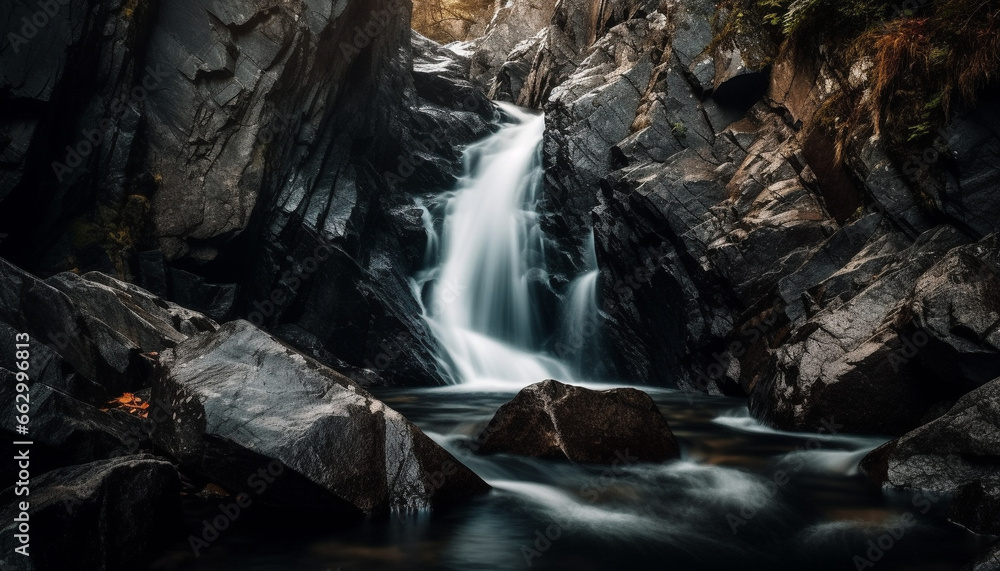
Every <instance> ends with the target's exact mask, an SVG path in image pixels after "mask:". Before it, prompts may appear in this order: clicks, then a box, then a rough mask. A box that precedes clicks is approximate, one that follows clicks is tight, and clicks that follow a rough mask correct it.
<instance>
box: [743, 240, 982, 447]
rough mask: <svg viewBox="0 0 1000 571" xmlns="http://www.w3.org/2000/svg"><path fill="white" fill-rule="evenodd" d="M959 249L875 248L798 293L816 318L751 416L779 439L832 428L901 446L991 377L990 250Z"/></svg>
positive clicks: (761, 392) (928, 245) (796, 334)
mask: <svg viewBox="0 0 1000 571" xmlns="http://www.w3.org/2000/svg"><path fill="white" fill-rule="evenodd" d="M963 241H964V238H962V237H961V236H960V235H959V234H958V233H957V232H955V231H954V230H949V229H947V228H944V229H940V230H935V231H932V232H929V233H928V234H927V235H925V236H924V237H922V238H921V239H920V240H918V241H917V242H916V243H915V244H913V245H912V246H909V247H904V248H902V249H897V248H898V247H899V245H893V244H891V242H887V241H885V240H875V241H872V242H870V244H869V246H868V247H866V248H865V249H864V250H863V251H862V252H861V253H859V255H858V256H856V257H855V258H854V259H853V260H852V261H851V262H850V263H849V264H847V265H846V267H845V269H844V270H840V271H839V272H838V273H837V274H834V275H833V276H831V277H830V278H828V279H827V280H825V281H823V282H820V283H819V284H816V285H815V286H812V287H811V288H809V289H807V291H808V292H810V293H811V294H812V296H811V299H812V302H813V303H818V304H819V305H820V306H822V307H823V309H822V310H820V311H818V312H816V313H815V315H813V316H811V317H810V318H809V319H808V320H805V321H804V322H801V323H798V324H796V325H797V327H795V328H794V329H793V330H792V332H791V336H790V338H789V340H788V341H787V343H786V344H785V345H784V346H783V347H782V348H780V349H779V350H777V351H776V357H777V363H776V374H775V376H774V378H773V380H772V381H771V382H768V383H763V384H761V385H760V386H758V387H757V388H756V389H755V391H754V394H753V395H752V402H753V403H754V406H755V408H756V407H759V408H757V411H758V413H759V414H761V415H762V416H763V417H764V418H766V419H768V420H769V421H771V422H773V423H775V424H776V425H778V426H782V427H787V428H797V429H815V428H817V427H818V426H819V423H820V421H821V419H823V418H827V419H829V418H835V419H836V422H837V423H839V424H844V425H845V427H846V428H845V430H847V431H850V432H868V433H885V434H901V433H903V432H905V431H907V430H910V429H912V428H914V427H916V426H918V425H919V424H920V423H921V421H922V420H923V419H924V417H925V416H926V415H927V414H928V412H930V411H931V410H932V408H934V407H935V405H937V406H940V404H941V403H948V402H953V401H954V400H955V399H957V398H958V397H960V396H961V395H963V394H965V393H966V392H968V391H970V390H973V389H975V388H977V387H979V386H981V385H982V384H983V383H985V382H987V381H989V380H990V379H992V378H995V377H996V376H997V375H1000V345H998V341H1000V339H996V338H994V337H995V335H994V333H993V327H994V325H995V323H997V321H998V320H1000V311H998V308H997V307H995V305H996V302H995V300H996V298H997V295H998V290H1000V264H998V261H1000V260H998V255H1000V243H998V238H997V236H995V235H994V236H990V237H988V238H986V239H984V240H982V241H980V242H977V243H975V244H971V245H967V246H961V247H957V248H955V247H954V246H956V245H957V244H960V243H961V242H963ZM840 278H843V279H840ZM845 286H847V287H845ZM852 286H853V287H852ZM858 286H861V287H860V289H859V288H858ZM942 380H946V382H942Z"/></svg>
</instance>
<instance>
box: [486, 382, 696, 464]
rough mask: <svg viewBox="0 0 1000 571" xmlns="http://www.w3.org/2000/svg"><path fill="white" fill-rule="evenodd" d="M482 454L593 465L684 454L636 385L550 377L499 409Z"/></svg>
mask: <svg viewBox="0 0 1000 571" xmlns="http://www.w3.org/2000/svg"><path fill="white" fill-rule="evenodd" d="M480 442H481V447H480V449H479V450H480V451H481V452H482V453H484V454H495V453H507V454H518V455H522V456H533V457H538V458H553V459H565V460H570V461H573V462H581V463H589V464H612V463H615V462H618V463H621V462H626V463H632V462H663V461H666V460H670V459H673V458H678V457H679V456H680V449H679V448H678V445H677V441H676V440H675V439H674V435H673V433H672V432H671V431H670V426H669V425H668V424H667V420H666V419H665V418H663V415H662V414H661V413H660V411H659V409H657V407H656V404H655V403H654V402H653V399H651V398H650V397H649V395H647V394H646V393H644V392H642V391H639V390H636V389H611V390H606V391H594V390H590V389H585V388H582V387H576V386H572V385H566V384H563V383H560V382H559V381H553V380H548V381H544V382H541V383H536V384H534V385H531V386H529V387H526V388H524V389H522V390H521V392H519V393H518V394H517V396H515V397H514V399H513V400H512V401H510V402H508V403H507V404H505V405H503V406H502V407H500V410H498V411H497V413H496V415H495V416H494V417H493V420H491V421H490V423H489V425H488V426H487V427H486V429H485V431H484V433H483V436H482V437H481V438H480Z"/></svg>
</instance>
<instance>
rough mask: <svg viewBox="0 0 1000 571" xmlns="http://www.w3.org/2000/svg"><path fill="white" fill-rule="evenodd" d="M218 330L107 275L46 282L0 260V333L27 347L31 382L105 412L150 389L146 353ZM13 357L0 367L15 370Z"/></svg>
mask: <svg viewBox="0 0 1000 571" xmlns="http://www.w3.org/2000/svg"><path fill="white" fill-rule="evenodd" d="M217 327H218V325H217V324H216V323H215V322H214V321H212V320H211V319H209V318H207V317H205V316H204V315H201V314H200V313H197V312H194V311H190V310H188V309H184V308H183V307H180V306H179V305H176V304H174V303H171V302H168V301H165V300H163V299H161V298H158V297H156V296H154V295H152V294H151V293H149V292H147V291H145V290H143V289H141V288H139V287H137V286H134V285H132V284H128V283H125V282H121V281H119V280H116V279H114V278H111V277H108V276H106V275H103V274H100V273H96V272H92V273H88V274H85V275H84V276H78V275H76V274H71V273H62V274H57V275H55V276H52V277H51V278H49V279H47V280H40V279H38V278H36V277H34V276H32V275H31V274H29V273H27V272H25V271H23V270H21V269H19V268H17V267H15V266H13V265H12V264H10V263H8V262H6V261H4V260H0V331H2V332H3V333H4V334H5V335H4V337H5V338H8V339H14V335H16V334H18V333H26V334H28V335H29V337H30V339H31V342H30V344H31V351H30V353H31V356H32V363H33V366H32V368H31V371H32V374H31V379H32V381H33V382H38V383H43V384H46V385H48V386H50V387H52V388H54V389H57V390H59V391H62V392H64V393H66V394H68V395H70V396H72V397H73V398H75V399H78V400H82V401H84V402H88V403H90V404H104V403H106V402H107V401H108V400H109V399H110V398H113V397H117V396H119V395H121V394H122V393H124V392H127V391H137V390H140V389H142V388H145V387H146V386H148V385H147V384H146V383H147V382H148V378H149V373H150V372H151V363H150V360H149V357H148V354H150V353H156V352H159V351H162V350H164V349H166V348H168V347H172V346H174V345H176V344H177V343H179V342H180V341H183V340H184V339H187V338H188V336H190V335H194V334H197V333H200V332H204V331H214V330H215V329H216V328H217ZM13 358H14V357H13V355H11V354H5V355H3V356H2V357H0V367H6V368H8V369H10V370H15V369H14V367H13Z"/></svg>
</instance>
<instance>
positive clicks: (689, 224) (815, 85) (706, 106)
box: [494, 2, 1000, 434]
mask: <svg viewBox="0 0 1000 571" xmlns="http://www.w3.org/2000/svg"><path fill="white" fill-rule="evenodd" d="M556 14H557V16H556V17H555V18H554V19H553V22H552V24H551V25H550V26H549V27H548V28H546V29H544V30H542V31H541V32H538V33H537V34H535V35H534V36H533V37H531V38H527V37H526V38H525V41H524V42H523V43H522V44H520V45H519V46H517V47H516V48H515V49H514V50H513V51H512V52H511V54H510V56H509V57H508V61H507V62H506V63H505V64H504V65H503V66H501V68H500V71H499V72H498V77H497V80H496V82H495V84H494V93H495V94H502V95H503V96H504V97H509V98H510V99H512V100H514V101H518V102H520V103H522V104H529V105H533V106H537V107H541V108H543V109H545V111H546V112H547V133H546V140H545V147H544V150H545V159H546V165H547V168H548V171H547V174H548V176H547V188H546V201H545V204H544V212H543V223H544V224H545V227H546V229H547V230H548V231H549V232H550V234H551V235H553V236H555V237H556V239H557V240H559V242H560V246H561V248H560V249H561V250H562V251H563V252H568V253H569V254H568V255H567V256H566V257H565V258H558V257H556V256H553V257H552V258H550V259H553V258H555V259H557V263H556V265H558V266H560V267H559V268H558V270H559V271H562V272H563V273H565V274H567V275H570V274H573V273H575V272H576V271H578V266H579V263H580V260H582V259H583V252H582V251H581V250H582V244H584V243H585V240H586V238H587V234H588V231H589V229H590V228H593V230H594V234H595V241H596V246H597V253H598V259H599V264H600V267H601V270H602V277H601V297H602V299H603V317H604V325H605V329H606V335H607V338H608V339H609V340H610V342H611V345H612V353H613V361H614V365H615V368H616V369H617V370H618V372H619V374H620V375H621V376H622V377H624V378H627V379H629V380H632V381H641V382H652V383H665V384H677V385H678V386H680V387H684V388H688V389H690V390H701V391H708V392H715V393H717V392H732V393H745V394H749V395H750V397H751V403H752V410H753V411H754V413H755V414H756V415H757V416H758V417H760V418H762V419H765V420H766V421H768V422H770V423H772V424H774V425H777V426H780V427H784V428H791V429H799V430H811V429H818V428H819V427H820V426H821V423H822V421H830V420H831V417H832V419H833V421H834V422H836V423H837V424H840V425H843V427H844V428H843V429H844V430H846V431H854V432H877V433H893V434H900V433H902V432H905V431H907V430H909V429H912V428H914V427H915V426H918V425H919V424H920V423H921V422H922V421H923V420H925V417H926V418H931V417H933V414H935V413H936V412H935V411H940V410H941V409H942V408H945V407H947V406H948V405H949V404H950V403H952V402H954V400H955V399H957V398H959V397H960V396H961V395H962V394H964V393H965V392H967V391H969V390H972V389H975V388H976V387H978V386H980V385H981V384H982V383H984V382H986V381H987V380H989V379H991V378H993V377H994V376H996V375H997V374H1000V369H997V361H996V356H997V348H996V346H995V345H994V344H993V341H992V340H991V337H990V336H991V335H992V329H991V327H992V326H993V323H994V321H995V318H994V317H993V313H994V312H993V305H994V303H993V301H992V295H993V294H991V293H989V292H991V291H993V289H994V288H995V284H994V279H995V268H996V267H997V266H995V265H994V262H992V261H991V260H992V254H989V253H987V252H990V251H992V250H993V249H994V248H995V245H994V243H993V242H994V240H993V238H992V237H984V236H985V235H986V233H988V232H991V231H992V228H991V227H989V226H988V224H986V223H985V222H984V221H986V220H996V219H998V217H1000V211H997V209H996V208H995V205H994V204H993V201H992V199H990V198H989V197H987V196H986V195H987V194H988V193H985V192H981V191H980V190H978V189H982V188H986V186H983V181H988V180H993V178H995V177H994V176H993V171H994V170H995V168H996V167H997V163H996V161H995V160H994V159H995V157H993V155H991V154H990V153H991V151H990V150H991V149H993V146H994V144H995V143H996V142H997V141H998V140H1000V139H998V137H997V136H996V129H994V128H993V123H995V121H993V118H994V117H993V115H994V110H995V109H994V108H995V107H996V105H995V102H993V99H991V97H986V96H984V98H983V99H982V103H981V106H980V108H979V109H978V110H976V111H975V112H966V113H964V114H962V115H960V116H957V117H956V119H955V123H954V131H953V134H955V136H953V137H951V140H952V142H953V143H954V145H953V149H952V151H953V152H952V153H951V154H950V155H947V154H944V155H940V159H939V163H940V164H939V165H938V166H941V165H944V164H945V163H947V167H948V168H947V169H944V168H942V169H941V170H942V171H944V170H948V171H954V172H950V174H948V175H947V176H948V180H949V181H950V182H948V183H947V184H944V185H943V186H941V185H939V186H940V188H938V187H934V186H933V185H930V186H928V185H927V184H923V183H921V184H918V182H919V181H917V180H916V179H915V178H914V177H913V176H910V175H909V173H906V172H903V170H906V169H905V165H899V164H896V163H895V162H894V161H893V160H891V159H890V158H889V156H888V154H887V151H886V149H885V147H884V144H883V141H881V140H880V139H879V138H878V137H871V136H868V135H863V136H862V135H859V136H858V137H855V138H853V139H851V140H850V141H847V142H843V141H840V142H838V141H837V140H835V138H834V137H833V135H832V134H831V132H830V131H829V130H828V129H827V128H826V127H824V122H823V116H824V109H828V108H829V105H828V104H829V103H830V102H831V101H832V98H833V97H835V96H836V95H837V94H838V93H839V92H840V91H841V90H843V89H863V88H864V87H865V82H866V81H867V71H866V70H865V68H864V66H863V65H861V64H859V65H858V66H857V68H856V69H851V70H850V73H849V74H845V73H843V70H837V69H836V68H835V67H834V66H833V64H831V63H830V62H827V61H825V60H824V59H823V57H819V58H816V57H813V56H811V55H810V56H805V55H804V54H798V53H795V52H794V50H790V49H786V50H784V51H782V52H780V53H779V51H778V50H777V47H776V46H775V45H774V44H773V43H772V39H771V38H769V37H767V36H766V34H764V33H762V32H759V31H753V30H749V29H748V28H749V27H740V26H735V27H729V28H727V29H728V30H729V33H727V34H722V35H720V31H721V30H722V29H723V28H725V27H726V23H727V22H728V21H729V19H730V18H733V17H738V16H736V15H734V14H731V13H729V12H728V11H727V10H726V9H725V8H721V9H720V8H718V7H717V6H716V5H715V3H711V2H683V3H673V2H666V3H658V4H654V3H650V4H644V3H625V4H621V5H619V6H618V7H617V8H614V9H611V12H606V11H605V4H604V3H602V4H601V6H599V7H598V6H596V4H588V3H586V2H562V3H560V4H559V6H557V8H556ZM609 15H610V17H609ZM732 30H735V32H733V31H732ZM560 34H562V35H560ZM958 133H961V136H960V137H959V135H958ZM958 138H961V141H958ZM994 154H995V153H994ZM925 178H926V177H925ZM942 180H944V179H942ZM960 181H965V182H964V183H963V182H960ZM924 182H926V181H924ZM963 185H968V191H965V187H964V186H963ZM959 188H962V189H963V190H962V191H959V190H958V189H959ZM921 194H922V196H921ZM928 197H929V199H930V200H928V199H927V198H928ZM956 248H959V249H957V250H956ZM965 299H969V300H970V301H969V302H968V303H966V302H964V301H963V300H965ZM979 308H982V309H979ZM916 345H919V347H917V346H916Z"/></svg>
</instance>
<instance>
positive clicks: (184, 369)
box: [152, 321, 489, 514]
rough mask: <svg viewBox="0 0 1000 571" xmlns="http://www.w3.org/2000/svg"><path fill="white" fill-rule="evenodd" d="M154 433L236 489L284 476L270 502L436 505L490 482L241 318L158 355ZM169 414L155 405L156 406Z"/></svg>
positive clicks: (362, 507)
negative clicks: (263, 477) (261, 475)
mask: <svg viewBox="0 0 1000 571" xmlns="http://www.w3.org/2000/svg"><path fill="white" fill-rule="evenodd" d="M161 357H162V358H161V367H162V370H161V372H160V376H159V379H158V380H157V382H156V383H155V385H154V388H153V397H152V400H153V402H154V405H155V407H154V412H153V414H156V415H158V416H160V417H162V418H164V419H166V420H165V421H164V422H162V423H156V424H155V426H154V432H153V439H154V441H155V442H156V443H157V444H158V445H159V446H161V447H162V448H163V449H164V450H166V451H167V452H168V453H169V454H171V455H172V456H173V457H175V458H176V459H177V460H178V461H180V463H181V465H182V466H183V467H184V468H185V469H187V470H190V471H192V472H194V473H197V474H200V475H201V476H202V477H204V478H205V479H207V480H209V481H212V482H215V483H217V484H218V485H220V486H222V487H223V488H224V489H226V490H228V491H230V492H242V491H245V490H246V488H247V486H248V484H249V485H251V486H252V485H253V484H252V483H251V482H249V481H248V479H249V478H250V477H251V476H253V475H254V474H255V473H258V472H259V471H260V470H261V469H268V468H270V471H271V473H272V474H273V473H274V472H275V471H277V472H281V473H282V474H283V475H281V476H280V477H278V478H276V479H275V481H274V482H273V483H272V484H271V485H270V486H268V487H267V490H266V496H265V502H266V503H269V504H271V505H275V506H279V507H292V508H296V507H298V508H311V509H328V510H331V511H335V512H339V513H344V514H358V513H360V512H369V513H370V512H376V511H382V510H386V509H390V508H395V509H416V508H424V507H430V506H434V505H440V504H443V503H447V502H451V501H454V500H458V499H460V498H462V497H465V496H469V495H473V494H478V493H482V492H485V491H486V490H488V489H489V486H487V485H486V483H484V482H483V481H482V480H481V479H480V478H479V477H478V476H476V475H475V474H474V473H473V472H471V471H470V470H469V469H468V468H466V467H465V466H463V465H461V464H460V463H459V462H458V461H457V460H456V459H455V458H454V457H452V456H451V455H450V454H449V453H448V452H446V451H445V450H444V449H442V448H441V447H440V446H438V445H437V444H435V443H434V442H433V441H432V440H431V439H430V438H428V437H427V436H426V435H425V434H424V433H423V432H421V431H420V430H419V429H418V428H417V427H416V426H414V425H413V424H411V423H410V422H409V421H407V420H406V419H405V418H403V417H402V416H401V415H400V414H399V413H397V412H396V411H394V410H392V409H390V408H388V407H387V406H385V405H384V404H383V403H381V402H380V401H378V400H376V399H375V398H374V397H372V396H371V395H370V394H368V393H367V392H366V391H365V390H364V389H362V388H361V387H359V386H358V385H356V384H355V383H353V382H352V381H350V380H349V379H347V378H346V377H344V376H342V375H340V374H338V373H336V372H334V371H333V370H331V369H329V368H327V367H325V366H324V365H322V364H321V363H319V362H318V361H315V360H313V359H312V358H309V357H306V356H304V355H302V354H300V353H298V352H297V351H295V350H294V349H292V348H291V347H289V346H287V345H285V344H283V343H281V342H280V341H278V340H277V339H275V338H274V337H272V336H271V335H269V334H267V333H265V332H263V331H261V330H260V329H257V328H256V327H254V326H253V325H251V324H250V323H247V322H245V321H235V322H231V323H228V324H226V325H223V326H222V328H221V329H220V330H219V331H217V332H214V333H209V334H204V335H199V336H197V337H193V338H191V339H189V340H188V341H185V342H184V343H181V344H180V345H178V346H177V347H175V348H173V349H170V350H168V351H165V352H164V353H163V354H162V356H161ZM161 411H162V413H165V414H160V412H161Z"/></svg>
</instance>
